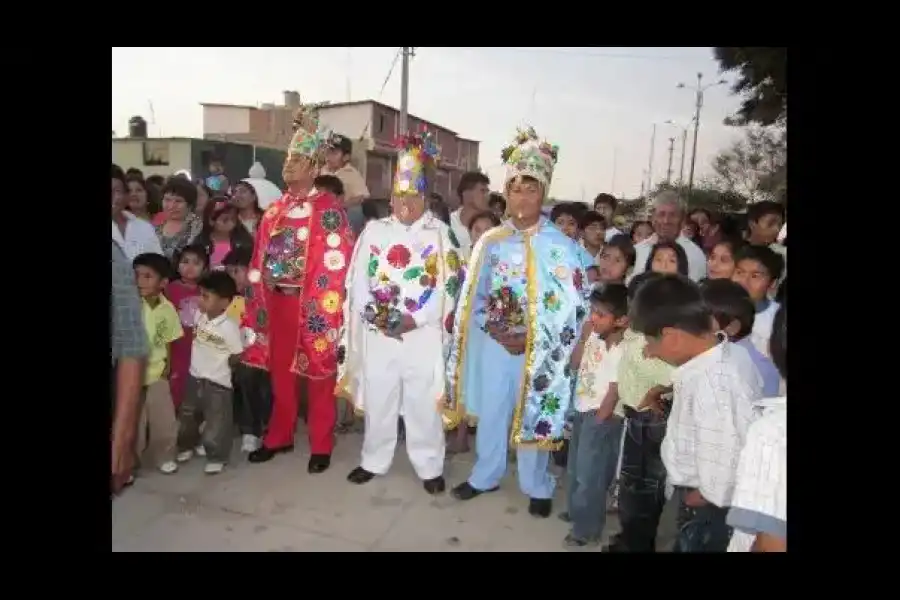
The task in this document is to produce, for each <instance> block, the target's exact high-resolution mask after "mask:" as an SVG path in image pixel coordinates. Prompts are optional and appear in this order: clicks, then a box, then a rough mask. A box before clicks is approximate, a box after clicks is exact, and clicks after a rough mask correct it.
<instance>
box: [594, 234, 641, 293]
mask: <svg viewBox="0 0 900 600" xmlns="http://www.w3.org/2000/svg"><path fill="white" fill-rule="evenodd" d="M634 257H635V251H634V245H633V244H632V243H631V240H630V239H629V238H628V236H627V235H625V234H624V233H620V234H619V235H616V236H613V237H612V239H610V240H609V241H608V242H607V243H606V245H605V246H604V247H603V251H602V252H600V256H599V258H598V260H597V277H598V280H599V282H600V283H601V284H603V285H609V284H611V283H622V284H624V283H625V281H626V279H628V277H629V276H630V275H631V270H632V269H634Z"/></svg>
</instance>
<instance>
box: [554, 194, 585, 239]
mask: <svg viewBox="0 0 900 600" xmlns="http://www.w3.org/2000/svg"><path fill="white" fill-rule="evenodd" d="M572 204H573V203H572V202H563V203H561V204H557V205H556V206H554V207H553V209H552V210H551V211H550V221H552V222H553V224H554V225H556V226H557V227H559V229H560V230H561V231H562V232H563V233H564V234H566V235H567V236H569V237H570V238H572V239H573V240H576V241H577V240H578V237H579V235H581V231H580V230H579V229H578V219H579V218H580V217H581V211H580V210H578V209H577V208H576V207H575V206H573V205H572Z"/></svg>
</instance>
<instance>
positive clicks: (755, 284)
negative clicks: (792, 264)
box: [731, 245, 784, 356]
mask: <svg viewBox="0 0 900 600" xmlns="http://www.w3.org/2000/svg"><path fill="white" fill-rule="evenodd" d="M734 264H735V266H734V275H732V278H731V280H732V281H734V282H735V283H738V284H740V285H741V287H743V288H744V289H745V290H747V293H749V294H750V299H751V300H752V301H753V303H754V305H755V306H756V318H755V319H754V320H753V332H752V333H751V334H750V340H751V341H752V342H753V345H754V346H756V349H757V350H759V351H760V352H762V353H763V354H765V355H766V356H768V355H769V354H768V352H769V337H771V335H772V321H774V320H775V313H776V312H778V303H777V302H775V301H774V300H771V299H770V296H771V295H774V293H775V290H776V287H777V285H778V279H779V278H780V277H781V271H782V270H783V269H784V259H783V258H782V257H781V256H780V255H779V254H777V253H776V252H775V251H774V250H771V249H770V248H767V247H766V246H752V245H750V246H745V247H744V248H742V249H741V250H740V251H739V252H738V253H737V256H735V257H734Z"/></svg>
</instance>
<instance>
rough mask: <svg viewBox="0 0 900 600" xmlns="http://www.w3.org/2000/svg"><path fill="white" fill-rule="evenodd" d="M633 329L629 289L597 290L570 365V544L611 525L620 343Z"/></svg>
mask: <svg viewBox="0 0 900 600" xmlns="http://www.w3.org/2000/svg"><path fill="white" fill-rule="evenodd" d="M627 327H628V289H627V288H626V287H625V286H624V285H622V284H620V283H618V284H616V283H612V284H609V285H607V286H605V287H604V288H603V290H602V291H601V290H595V291H594V292H593V293H592V294H591V316H590V321H589V323H588V324H586V325H585V327H584V330H583V333H582V335H581V340H580V341H579V342H578V345H577V346H576V347H575V350H574V351H573V353H572V359H571V362H570V364H571V365H572V368H577V369H578V383H577V384H576V388H575V409H576V411H577V412H576V413H575V415H574V419H573V423H572V441H571V442H570V446H569V456H568V465H567V475H566V478H567V483H568V490H567V496H568V511H567V512H566V513H564V514H563V515H561V518H562V519H563V520H568V521H569V522H571V523H572V530H571V531H570V532H569V535H567V536H566V539H565V541H564V543H565V545H566V546H568V547H571V548H580V547H584V546H588V545H596V544H598V543H599V542H600V538H601V536H602V535H603V527H604V526H605V525H606V494H607V492H608V491H609V487H610V485H611V484H612V481H613V478H614V477H615V474H616V464H617V462H618V460H619V440H620V438H621V436H622V424H623V419H624V417H623V413H622V409H621V408H619V406H618V404H619V394H618V389H617V384H616V381H617V373H618V370H619V360H620V359H621V357H622V351H621V347H620V345H619V342H621V341H622V335H623V334H624V332H625V329H626V328H627Z"/></svg>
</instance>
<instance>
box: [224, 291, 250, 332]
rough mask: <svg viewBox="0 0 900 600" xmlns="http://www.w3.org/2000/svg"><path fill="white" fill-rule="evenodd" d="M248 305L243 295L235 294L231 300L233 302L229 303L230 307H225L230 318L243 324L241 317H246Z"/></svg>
mask: <svg viewBox="0 0 900 600" xmlns="http://www.w3.org/2000/svg"><path fill="white" fill-rule="evenodd" d="M246 308H247V306H246V303H245V302H244V297H243V296H235V297H234V298H232V300H231V304H229V305H228V308H226V309H225V314H226V315H228V318H229V319H231V320H232V321H234V322H235V323H237V324H238V325H240V324H241V319H243V318H244V311H245V310H246Z"/></svg>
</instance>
